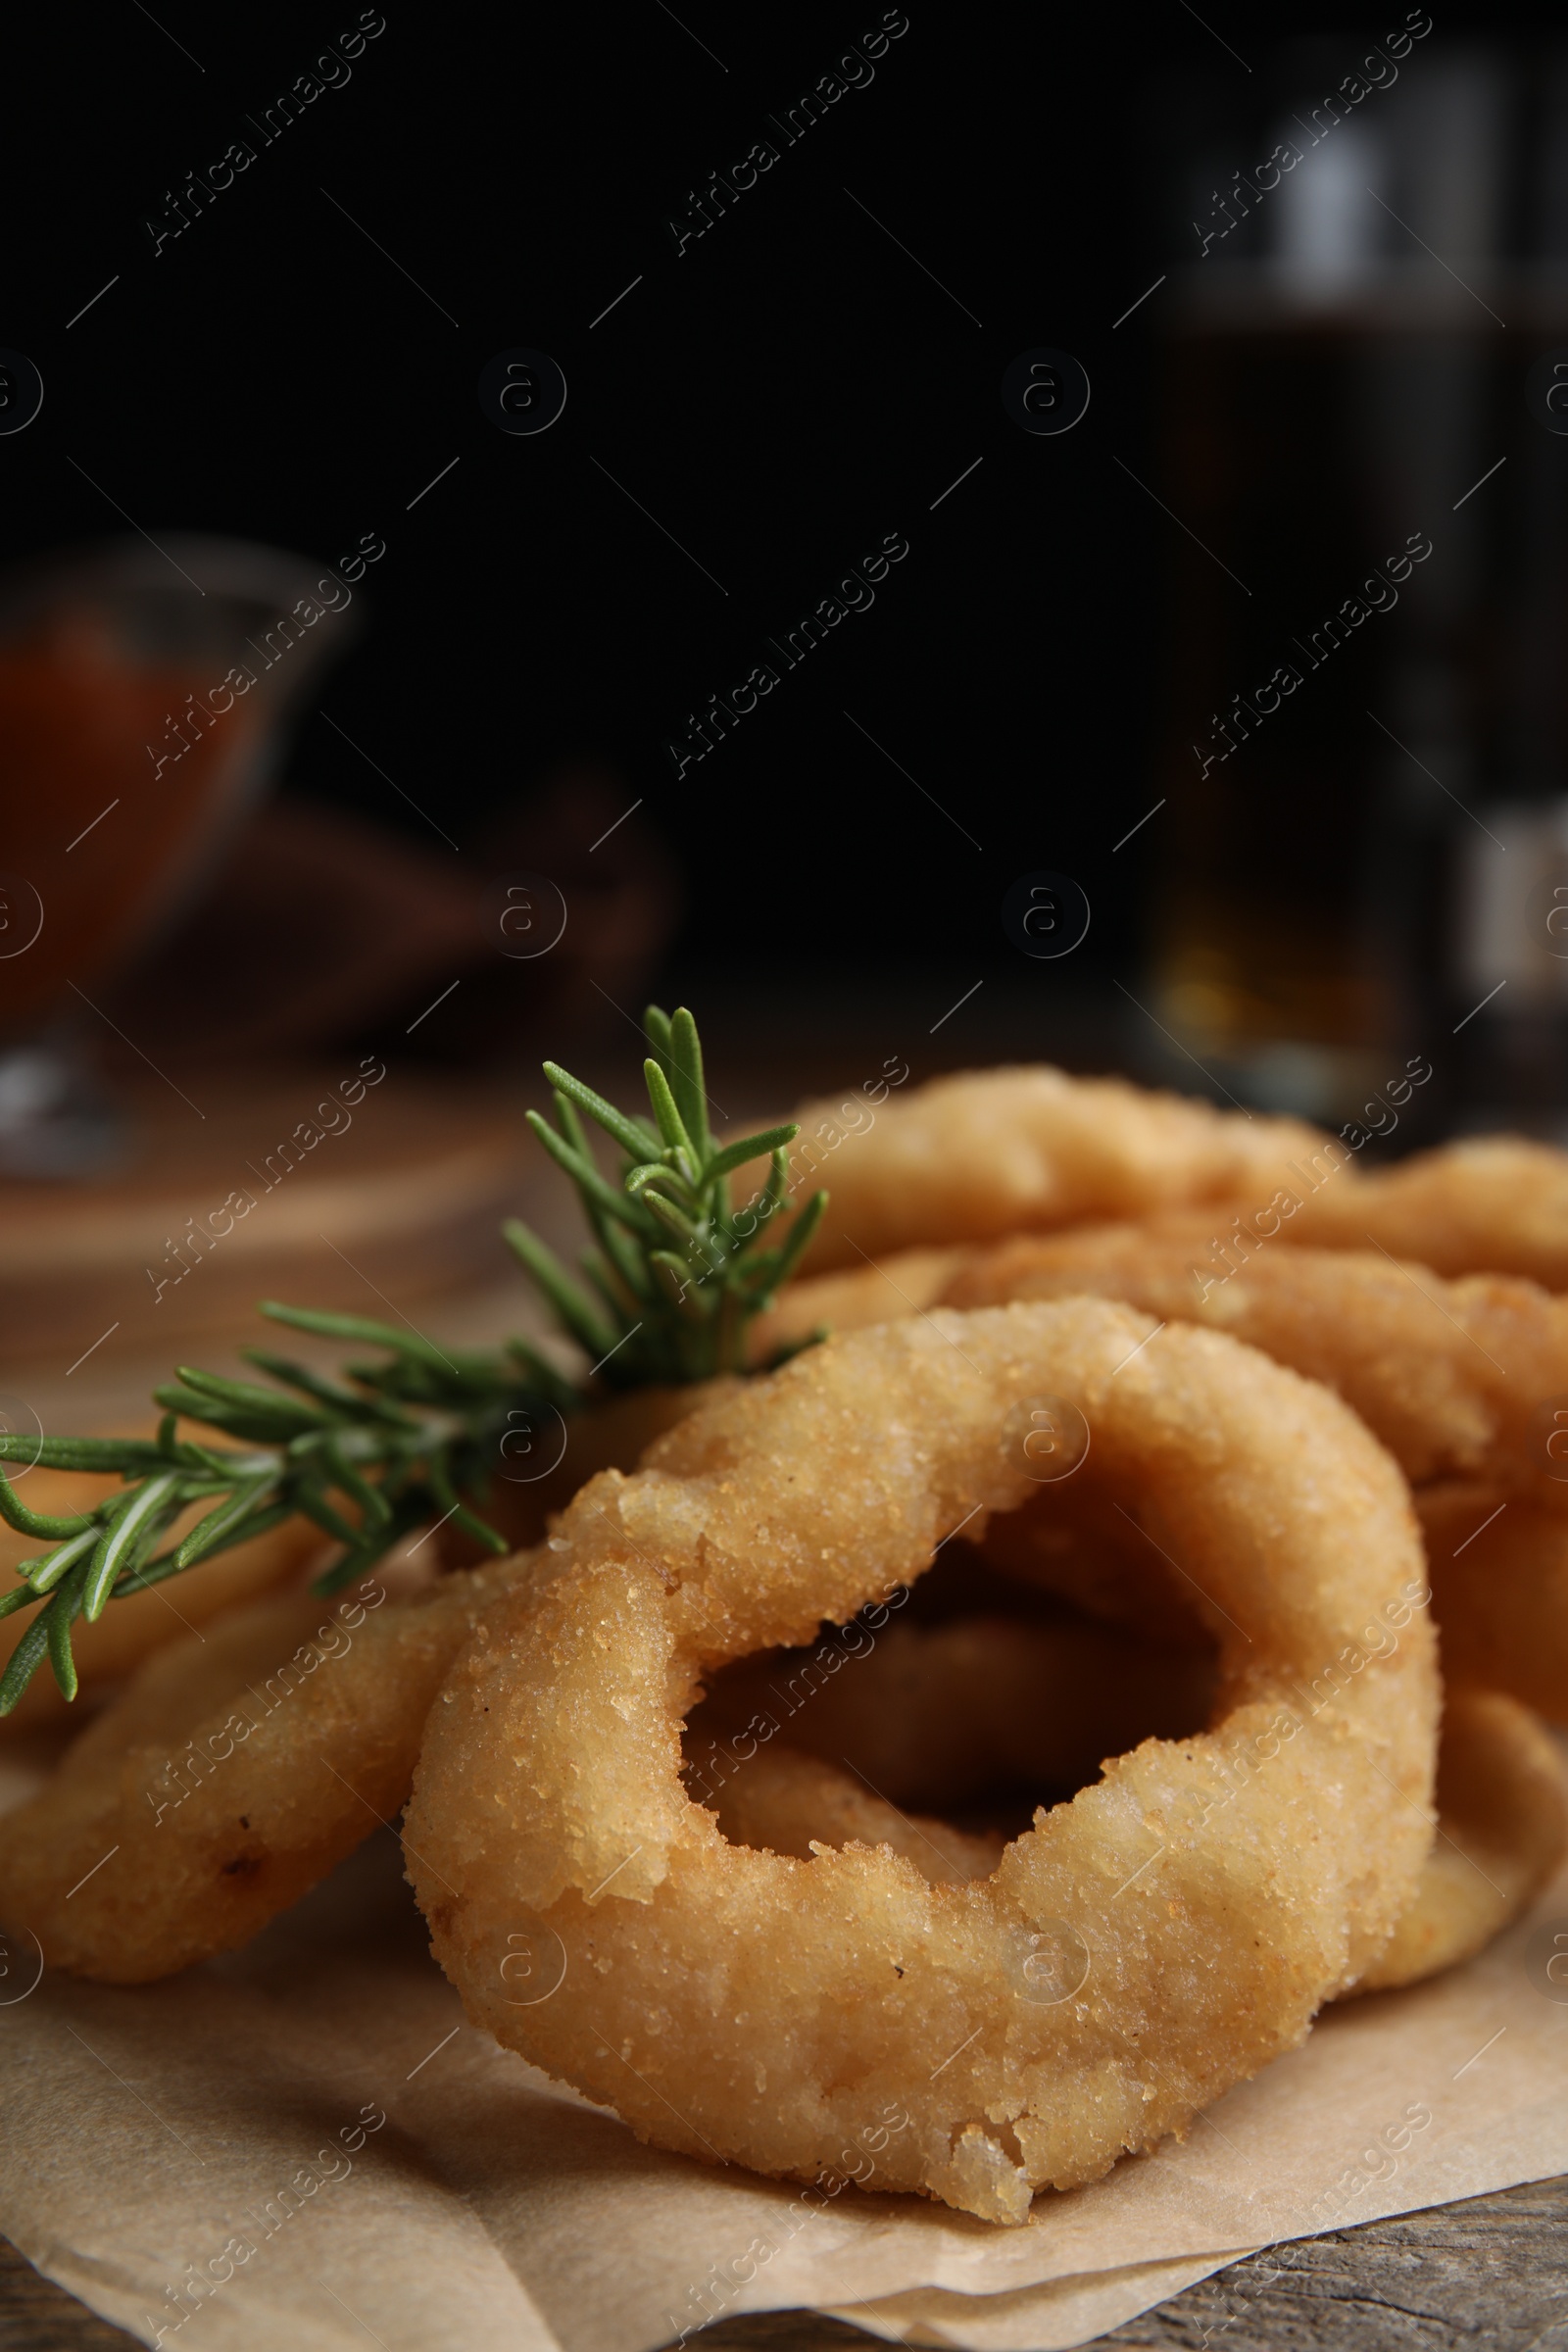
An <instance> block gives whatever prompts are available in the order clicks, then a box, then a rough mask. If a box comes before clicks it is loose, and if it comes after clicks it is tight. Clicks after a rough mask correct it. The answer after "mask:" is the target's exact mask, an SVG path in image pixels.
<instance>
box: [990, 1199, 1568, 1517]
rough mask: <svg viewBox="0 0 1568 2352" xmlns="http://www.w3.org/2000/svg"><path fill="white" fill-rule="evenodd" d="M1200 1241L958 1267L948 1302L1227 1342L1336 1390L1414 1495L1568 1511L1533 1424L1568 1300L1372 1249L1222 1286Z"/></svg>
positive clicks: (1271, 1269)
mask: <svg viewBox="0 0 1568 2352" xmlns="http://www.w3.org/2000/svg"><path fill="white" fill-rule="evenodd" d="M1202 1230H1203V1229H1202V1228H1201V1227H1200V1226H1198V1225H1196V1224H1193V1223H1191V1222H1189V1221H1188V1220H1185V1219H1184V1220H1183V1221H1182V1222H1181V1223H1180V1224H1177V1225H1174V1226H1172V1225H1169V1224H1166V1225H1159V1226H1142V1225H1107V1226H1091V1227H1085V1228H1083V1229H1081V1230H1080V1231H1078V1232H1076V1233H1070V1234H1058V1235H1055V1236H1052V1237H1049V1238H1045V1237H1042V1238H1039V1239H1035V1238H1027V1237H1026V1238H1024V1239H1021V1240H1018V1241H1015V1242H1011V1243H1005V1244H1004V1245H1003V1247H1002V1248H1001V1249H1000V1250H992V1251H990V1252H989V1253H987V1254H985V1255H983V1256H976V1257H974V1258H972V1259H971V1260H970V1261H969V1262H968V1263H967V1264H966V1265H965V1266H964V1267H963V1268H962V1269H960V1271H959V1272H958V1274H957V1275H956V1277H955V1279H954V1281H953V1282H952V1283H951V1284H950V1286H949V1288H948V1291H947V1294H946V1303H947V1304H949V1305H954V1306H981V1305H990V1304H993V1303H996V1302H999V1301H1001V1300H1004V1299H1054V1298H1061V1297H1065V1296H1071V1295H1074V1294H1080V1293H1084V1292H1090V1293H1093V1294H1095V1295H1096V1296H1098V1297H1101V1298H1110V1299H1125V1300H1126V1301H1127V1302H1128V1303H1129V1304H1131V1305H1136V1306H1139V1307H1142V1308H1143V1309H1145V1311H1146V1312H1148V1313H1150V1314H1153V1315H1157V1316H1160V1317H1163V1318H1165V1319H1167V1320H1174V1319H1175V1318H1177V1317H1180V1318H1181V1319H1182V1320H1183V1321H1185V1322H1190V1323H1201V1324H1203V1325H1205V1326H1206V1327H1207V1328H1208V1329H1210V1330H1218V1331H1226V1332H1229V1333H1230V1334H1231V1335H1232V1336H1233V1337H1234V1338H1236V1339H1240V1340H1246V1341H1247V1342H1248V1343H1249V1344H1250V1346H1252V1347H1254V1348H1262V1349H1263V1350H1264V1352H1265V1353H1266V1354H1268V1355H1272V1356H1273V1357H1274V1359H1275V1360H1276V1362H1278V1363H1284V1364H1289V1365H1290V1366H1291V1367H1292V1368H1293V1370H1295V1371H1298V1372H1302V1373H1305V1374H1306V1375H1307V1377H1308V1378H1309V1379H1313V1380H1321V1381H1323V1382H1324V1383H1325V1384H1326V1385H1327V1386H1328V1387H1330V1388H1333V1389H1337V1390H1338V1391H1339V1393H1340V1395H1341V1396H1342V1397H1345V1399H1346V1401H1347V1403H1348V1404H1351V1405H1353V1406H1354V1408H1355V1410H1356V1411H1357V1412H1358V1413H1359V1414H1360V1415H1361V1417H1362V1419H1363V1420H1364V1421H1365V1422H1366V1424H1367V1426H1368V1428H1369V1429H1371V1430H1372V1431H1373V1432H1374V1433H1375V1434H1376V1436H1378V1437H1379V1438H1381V1439H1382V1441H1383V1443H1384V1445H1385V1446H1388V1448H1389V1450H1390V1452H1391V1453H1393V1455H1394V1456H1395V1458H1396V1460H1397V1462H1398V1463H1399V1465H1400V1467H1401V1469H1402V1470H1403V1471H1404V1472H1405V1475H1406V1476H1407V1477H1408V1478H1409V1479H1410V1481H1411V1483H1412V1484H1413V1485H1420V1484H1423V1483H1425V1482H1427V1481H1429V1480H1432V1479H1436V1478H1448V1477H1464V1478H1478V1477H1484V1478H1486V1479H1489V1480H1491V1481H1493V1482H1495V1483H1496V1484H1498V1485H1499V1486H1502V1487H1504V1488H1505V1489H1506V1490H1507V1491H1508V1492H1510V1493H1515V1494H1521V1495H1529V1496H1530V1497H1531V1499H1532V1500H1533V1501H1535V1502H1537V1503H1538V1504H1540V1505H1541V1506H1542V1507H1543V1508H1544V1509H1547V1510H1557V1511H1560V1512H1563V1513H1565V1514H1568V1484H1564V1483H1562V1482H1561V1481H1559V1480H1558V1479H1557V1478H1555V1477H1554V1476H1553V1475H1552V1471H1553V1468H1554V1467H1558V1466H1559V1465H1553V1464H1552V1463H1550V1462H1549V1461H1548V1459H1547V1457H1546V1455H1545V1452H1544V1448H1543V1447H1542V1446H1541V1444H1540V1442H1539V1430H1538V1427H1537V1424H1536V1420H1535V1415H1536V1413H1537V1412H1538V1410H1539V1408H1540V1406H1541V1403H1542V1400H1543V1399H1544V1398H1548V1397H1553V1396H1556V1395H1568V1300H1565V1299H1552V1298H1549V1297H1548V1296H1547V1295H1546V1294H1545V1292H1544V1291H1542V1290H1541V1289H1539V1288H1538V1287H1537V1285H1536V1284H1534V1283H1530V1282H1521V1281H1519V1280H1517V1279H1515V1278H1513V1277H1509V1276H1503V1275H1471V1276H1469V1277H1467V1278H1466V1279H1465V1280H1463V1281H1458V1282H1446V1281H1445V1280H1443V1279H1442V1278H1441V1277H1440V1276H1438V1275H1435V1274H1433V1273H1431V1272H1429V1271H1428V1269H1427V1268H1426V1267H1424V1266H1419V1265H1405V1264H1401V1263H1396V1262H1394V1261H1391V1260H1390V1259H1389V1258H1388V1257H1387V1256H1384V1255H1379V1254H1377V1253H1375V1252H1372V1251H1365V1250H1361V1251H1352V1250H1304V1249H1291V1250H1258V1251H1257V1252H1256V1254H1255V1255H1254V1256H1253V1257H1251V1258H1250V1260H1249V1261H1248V1262H1247V1263H1246V1264H1244V1265H1241V1266H1238V1267H1237V1269H1236V1271H1235V1272H1234V1273H1232V1274H1230V1275H1228V1276H1226V1275H1224V1274H1223V1272H1222V1270H1221V1269H1220V1268H1219V1267H1217V1266H1216V1265H1215V1264H1214V1263H1213V1262H1212V1261H1210V1260H1209V1259H1208V1258H1207V1257H1206V1256H1205V1255H1204V1253H1203V1252H1202V1251H1201V1249H1200V1248H1199V1247H1198V1243H1199V1237H1200V1234H1201V1232H1202Z"/></svg>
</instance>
